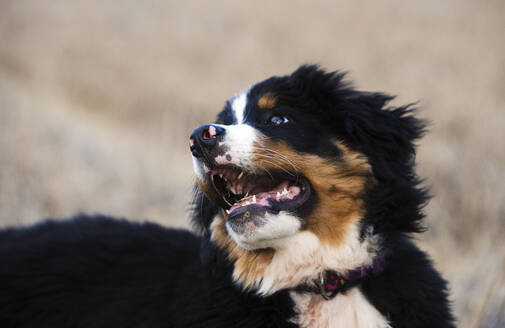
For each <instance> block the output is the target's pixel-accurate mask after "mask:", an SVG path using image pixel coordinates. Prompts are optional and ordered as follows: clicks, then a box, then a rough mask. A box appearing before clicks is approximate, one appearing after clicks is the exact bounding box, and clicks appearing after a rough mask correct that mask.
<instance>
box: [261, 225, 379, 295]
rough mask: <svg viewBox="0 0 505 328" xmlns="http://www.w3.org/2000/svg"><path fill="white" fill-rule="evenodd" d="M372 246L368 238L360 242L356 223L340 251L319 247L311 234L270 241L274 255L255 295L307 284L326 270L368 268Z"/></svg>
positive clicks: (298, 233) (371, 256)
mask: <svg viewBox="0 0 505 328" xmlns="http://www.w3.org/2000/svg"><path fill="white" fill-rule="evenodd" d="M358 221H359V220H355V222H358ZM375 242H376V241H375V240H372V239H370V238H368V239H365V240H364V241H363V242H360V240H359V227H358V224H357V223H355V224H353V225H352V226H351V227H350V229H349V232H348V233H347V236H346V240H345V241H344V243H343V244H342V245H341V246H339V247H334V246H330V245H325V244H323V243H321V241H320V240H319V238H317V236H316V235H315V234H314V233H312V232H310V231H300V232H297V233H296V234H294V235H291V236H287V237H284V238H278V239H276V240H275V241H271V243H270V244H271V247H273V248H274V249H275V254H274V257H273V258H272V261H271V263H270V264H269V265H268V267H267V269H266V271H265V273H264V274H263V276H262V279H261V280H260V281H258V293H259V294H262V295H270V294H273V293H274V292H276V291H278V290H280V289H284V288H293V287H295V286H298V285H300V284H303V283H310V282H312V281H313V280H314V279H316V278H317V277H319V275H320V274H321V273H322V272H324V271H325V270H333V271H335V272H337V273H340V274H345V273H346V272H347V271H349V270H352V269H354V268H357V267H360V266H362V265H370V264H371V263H372V262H373V258H374V256H375V252H373V249H374V248H375V247H374V246H375Z"/></svg>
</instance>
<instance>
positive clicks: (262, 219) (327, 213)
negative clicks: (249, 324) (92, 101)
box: [190, 66, 426, 293]
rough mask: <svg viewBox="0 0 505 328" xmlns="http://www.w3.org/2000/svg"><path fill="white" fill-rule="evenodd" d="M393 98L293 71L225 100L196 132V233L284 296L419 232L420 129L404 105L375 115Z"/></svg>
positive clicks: (255, 282) (238, 271) (238, 273)
mask: <svg viewBox="0 0 505 328" xmlns="http://www.w3.org/2000/svg"><path fill="white" fill-rule="evenodd" d="M391 99H392V97H390V96H387V95H384V94H380V93H366V92H359V91H356V90H354V89H353V88H352V87H351V86H350V85H349V84H348V83H345V82H344V81H343V74H340V73H338V72H332V73H326V72H324V71H322V70H320V69H319V68H318V67H316V66H302V67H300V68H299V69H297V70H296V71H295V72H293V73H292V74H291V75H289V76H282V77H272V78H269V79H267V80H265V81H263V82H260V83H258V84H255V85H253V86H251V87H250V88H249V89H247V90H245V91H243V92H242V93H240V94H238V95H236V96H234V97H232V98H231V99H230V100H229V101H228V102H227V103H226V105H225V107H224V109H223V110H222V111H221V112H220V113H219V115H218V118H217V121H216V122H215V123H214V124H209V125H204V126H201V127H199V128H197V129H196V130H194V132H193V133H192V134H191V137H190V149H191V152H192V155H193V165H194V170H195V173H196V177H197V183H198V186H199V191H198V193H199V194H197V197H196V201H195V208H196V212H197V213H196V216H195V217H196V220H197V224H198V225H200V226H201V227H203V229H205V230H207V231H209V232H210V234H211V238H212V239H213V240H214V241H215V242H216V243H217V244H218V245H219V246H220V247H221V248H223V249H224V250H225V251H226V252H227V253H228V255H229V258H230V260H231V261H233V262H234V265H235V271H234V276H235V278H236V280H237V281H238V282H240V283H241V284H242V285H243V286H245V287H258V288H259V289H260V291H262V292H264V293H268V292H272V291H275V290H278V289H280V288H285V287H293V286H295V285H297V284H299V283H301V282H304V281H307V280H309V279H311V278H314V277H313V276H314V274H317V273H318V272H319V271H321V270H325V269H332V270H335V271H345V270H349V269H352V268H353V267H354V266H358V265H362V264H366V263H367V262H369V261H370V260H371V258H372V257H373V255H374V252H376V251H377V250H378V249H379V248H380V240H383V239H384V238H387V237H388V236H389V235H390V234H394V233H402V232H413V231H418V230H419V224H418V223H419V220H420V219H421V218H422V215H421V214H420V206H421V205H422V204H423V202H424V201H425V200H426V196H425V193H424V192H423V190H421V189H419V188H417V179H416V176H415V173H414V171H413V158H414V153H415V148H414V145H413V141H414V140H415V139H416V138H418V137H420V136H421V134H422V131H423V124H422V122H421V121H419V120H417V119H415V118H414V117H412V116H411V115H410V114H409V113H410V112H411V110H410V109H409V106H405V107H400V108H384V106H385V104H386V103H387V102H388V101H390V100H391ZM202 193H203V194H202ZM292 266H295V267H296V268H295V269H290V267H292Z"/></svg>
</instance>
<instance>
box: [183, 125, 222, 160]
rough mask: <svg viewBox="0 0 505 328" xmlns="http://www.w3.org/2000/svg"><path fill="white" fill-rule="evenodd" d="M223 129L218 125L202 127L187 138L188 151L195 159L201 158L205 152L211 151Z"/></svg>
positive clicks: (220, 136)
mask: <svg viewBox="0 0 505 328" xmlns="http://www.w3.org/2000/svg"><path fill="white" fill-rule="evenodd" d="M224 132H225V129H223V128H222V127H220V126H218V125H202V126H201V127H199V128H196V129H195V130H194V131H193V133H191V136H190V137H189V149H190V150H191V153H192V154H193V156H195V157H202V156H203V152H204V151H205V150H210V149H212V148H213V147H214V146H215V145H216V142H217V140H219V139H221V138H222V136H223V135H224Z"/></svg>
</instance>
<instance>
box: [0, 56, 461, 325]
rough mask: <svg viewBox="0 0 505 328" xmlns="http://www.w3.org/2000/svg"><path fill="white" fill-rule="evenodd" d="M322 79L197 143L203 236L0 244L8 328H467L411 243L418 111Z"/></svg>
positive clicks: (237, 114) (102, 234)
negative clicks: (457, 325) (458, 325)
mask: <svg viewBox="0 0 505 328" xmlns="http://www.w3.org/2000/svg"><path fill="white" fill-rule="evenodd" d="M392 99H393V97H391V96H388V95H386V94H383V93H373V92H363V91H358V90H356V89H355V88H354V87H353V86H352V85H351V84H350V83H349V82H347V81H346V80H345V77H344V74H342V73H340V72H338V71H336V72H326V71H324V70H322V69H321V68H319V67H318V66H314V65H304V66H301V67H299V68H298V69H297V70H296V71H294V72H293V73H292V74H289V75H286V76H274V77H271V78H269V79H266V80H264V81H262V82H260V83H257V84H255V85H253V86H251V87H250V88H248V89H246V90H245V91H243V92H241V93H239V94H237V95H235V96H233V97H232V98H231V99H230V100H228V101H227V102H226V104H225V106H224V108H223V109H222V111H221V112H220V113H219V114H218V116H217V120H216V121H215V123H213V124H208V125H203V126H201V127H198V128H197V129H195V130H194V131H193V133H192V134H191V136H190V139H189V146H190V151H191V154H192V160H193V167H194V171H195V175H196V187H195V196H194V201H193V205H194V206H193V225H194V227H195V232H196V234H195V233H190V232H188V231H183V230H176V229H167V228H163V227H160V226H158V225H156V224H152V223H143V224H141V223H130V222H127V221H125V220H116V219H113V218H109V217H104V216H91V217H90V216H85V215H80V216H77V217H75V218H73V219H72V220H68V221H58V222H57V221H46V222H43V223H40V224H38V225H35V226H32V227H27V228H9V229H5V230H3V231H1V232H0V261H1V263H2V265H1V266H0V322H2V326H3V327H34V326H37V327H242V328H248V327H431V328H435V327H454V318H453V316H452V314H451V309H450V303H449V301H448V289H447V283H446V281H445V280H444V279H443V278H442V277H441V276H440V274H439V273H438V272H437V271H436V270H435V269H434V267H433V265H432V263H431V261H430V259H429V258H428V256H427V255H426V254H425V253H424V252H423V251H421V250H420V249H419V248H418V247H417V246H416V245H415V244H414V243H413V242H412V241H411V236H412V235H413V234H414V233H419V232H422V231H423V230H424V226H423V224H422V220H423V216H424V215H423V212H422V209H423V206H424V205H425V204H426V202H427V201H428V199H429V194H428V192H427V190H426V189H425V188H423V187H422V186H420V179H419V178H418V176H417V175H416V172H415V141H416V140H418V139H419V138H420V137H422V136H423V134H424V132H425V126H426V123H425V122H424V121H423V120H420V119H418V118H416V117H415V109H414V108H412V106H411V105H407V106H401V107H392V106H389V105H388V103H389V102H390V101H391V100H392Z"/></svg>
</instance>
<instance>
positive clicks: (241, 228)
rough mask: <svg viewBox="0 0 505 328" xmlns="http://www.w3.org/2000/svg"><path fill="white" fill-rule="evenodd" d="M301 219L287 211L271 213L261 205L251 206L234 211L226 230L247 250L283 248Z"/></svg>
mask: <svg viewBox="0 0 505 328" xmlns="http://www.w3.org/2000/svg"><path fill="white" fill-rule="evenodd" d="M300 227H301V219H300V218H298V217H296V216H295V215H293V214H292V213H289V212H286V211H280V212H278V213H271V212H269V211H266V210H264V209H263V208H261V207H249V208H248V209H246V210H244V211H240V212H235V211H234V213H233V215H232V216H230V217H229V218H228V220H227V222H226V230H227V231H228V234H229V235H230V236H231V237H232V238H233V240H235V242H236V243H237V244H238V245H239V246H240V247H242V248H244V249H246V250H250V251H251V250H257V249H262V248H274V249H278V248H282V247H283V246H284V245H285V242H284V241H285V239H286V238H288V237H290V236H292V235H294V234H296V233H297V232H298V231H299V230H300Z"/></svg>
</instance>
